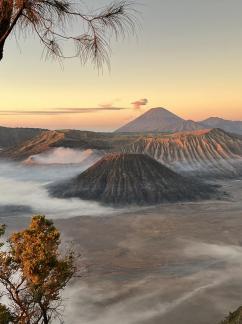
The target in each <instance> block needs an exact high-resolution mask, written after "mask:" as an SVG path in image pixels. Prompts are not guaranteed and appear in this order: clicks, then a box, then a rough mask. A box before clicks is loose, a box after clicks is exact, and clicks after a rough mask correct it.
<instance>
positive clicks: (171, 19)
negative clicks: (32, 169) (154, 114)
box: [0, 0, 242, 131]
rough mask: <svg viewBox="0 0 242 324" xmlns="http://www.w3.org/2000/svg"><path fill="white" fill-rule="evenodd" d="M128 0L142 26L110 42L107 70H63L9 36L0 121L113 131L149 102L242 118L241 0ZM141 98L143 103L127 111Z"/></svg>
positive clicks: (193, 115)
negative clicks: (109, 69)
mask: <svg viewBox="0 0 242 324" xmlns="http://www.w3.org/2000/svg"><path fill="white" fill-rule="evenodd" d="M108 2H110V1H107V0H95V1H92V4H91V7H93V8H95V7H100V6H101V5H103V4H106V3H108ZM134 2H135V3H137V8H138V10H139V11H140V13H141V18H140V19H141V24H142V28H141V29H139V30H138V32H137V34H138V35H137V37H131V36H130V37H128V38H127V39H125V40H120V41H119V42H118V43H115V41H113V42H112V49H113V53H112V57H111V72H109V71H108V70H107V69H104V71H103V73H98V72H97V71H96V70H94V69H93V67H92V66H91V64H88V65H87V66H85V67H83V66H81V64H80V62H79V60H78V59H73V60H68V61H64V62H63V68H62V67H61V66H60V65H59V64H58V63H57V62H53V61H45V60H43V59H42V58H41V53H42V48H41V46H40V44H39V41H38V39H37V38H33V37H32V36H29V37H28V38H27V39H23V38H20V40H19V41H18V42H16V39H15V37H12V38H11V39H10V40H8V42H7V45H6V49H5V53H4V54H5V55H4V59H3V61H2V62H1V63H0V95H1V100H0V125H1V126H27V127H44V128H52V129H53V128H77V129H90V130H97V131H112V130H114V129H116V128H118V127H119V126H121V125H122V124H124V123H127V122H128V121H130V120H131V119H134V118H135V117H137V116H139V115H140V114H141V113H143V112H145V111H147V110H148V109H149V108H153V107H164V108H167V109H168V110H170V111H172V112H173V113H175V114H177V115H179V116H181V117H183V118H186V119H193V120H202V119H205V118H207V117H210V116H218V117H222V118H227V119H234V120H242V73H241V71H242V1H240V0H234V1H233V5H231V1H227V0H203V1H194V0H183V1H180V0H171V1H170V0H169V1H167V0H147V1H144V0H143V1H134ZM16 37H19V36H18V33H16ZM142 98H147V99H148V104H147V105H146V106H142V108H141V109H140V110H139V109H138V110H137V109H133V108H132V104H131V103H132V102H134V101H136V100H139V99H142ZM100 107H102V109H100ZM80 108H89V109H87V110H84V109H80ZM90 108H95V109H94V110H91V109H90ZM97 108H98V109H97ZM119 108H120V109H119ZM121 108H122V109H121Z"/></svg>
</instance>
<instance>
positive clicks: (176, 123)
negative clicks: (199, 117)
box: [116, 108, 242, 134]
mask: <svg viewBox="0 0 242 324" xmlns="http://www.w3.org/2000/svg"><path fill="white" fill-rule="evenodd" d="M206 128H221V129H223V130H225V131H227V132H231V133H237V134H242V121H231V120H224V119H222V118H216V117H211V118H208V119H206V120H203V121H201V122H195V121H193V120H185V119H183V118H181V117H179V116H177V115H175V114H173V113H172V112H170V111H169V110H167V109H165V108H152V109H150V110H149V111H147V112H146V113H144V114H143V115H141V116H139V117H138V118H136V119H135V120H133V121H131V122H129V123H128V124H126V125H124V126H122V127H121V128H119V129H117V130H116V132H117V133H141V132H143V133H144V132H145V133H149V132H153V133H176V132H183V131H193V130H199V129H206Z"/></svg>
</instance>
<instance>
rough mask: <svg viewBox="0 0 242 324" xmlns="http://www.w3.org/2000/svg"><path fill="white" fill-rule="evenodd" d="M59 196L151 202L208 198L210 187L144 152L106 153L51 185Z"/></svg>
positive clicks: (110, 201) (109, 201)
mask: <svg viewBox="0 0 242 324" xmlns="http://www.w3.org/2000/svg"><path fill="white" fill-rule="evenodd" d="M49 190H50V193H51V194H52V195H54V196H56V197H60V198H71V197H78V198H81V199H86V200H96V201H100V202H102V203H104V204H111V205H120V206H123V205H128V204H136V205H152V204H159V203H162V202H176V201H187V200H194V199H199V198H209V196H210V194H211V193H213V192H214V189H213V187H210V186H208V185H204V184H198V183H197V182H192V181H190V180H187V179H185V178H183V177H182V176H180V175H178V174H176V173H175V172H173V171H171V170H170V169H168V168H167V167H165V166H164V165H162V164H160V163H159V162H157V161H156V160H154V159H152V158H151V157H149V156H147V155H143V154H108V155H106V156H105V157H104V158H102V159H101V160H100V161H98V162H97V163H96V164H94V165H93V166H92V167H90V168H89V169H88V170H86V171H85V172H83V173H82V174H80V175H79V176H78V177H76V178H74V179H71V180H70V181H67V182H64V183H58V184H56V185H52V186H51V187H50V188H49Z"/></svg>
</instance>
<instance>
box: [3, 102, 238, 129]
mask: <svg viewBox="0 0 242 324" xmlns="http://www.w3.org/2000/svg"><path fill="white" fill-rule="evenodd" d="M157 108H164V109H166V110H168V111H169V112H171V113H173V114H175V115H176V113H175V112H174V111H173V110H172V109H167V108H165V107H161V106H159V107H151V108H140V109H138V110H137V109H134V108H121V107H120V108H118V107H112V108H59V109H50V110H48V112H46V116H48V119H50V120H52V118H56V117H58V118H59V119H60V120H61V121H62V120H63V124H62V125H61V124H60V125H59V126H58V127H51V124H50V127H48V124H49V123H46V124H45V123H43V122H42V121H41V122H40V123H38V122H33V123H28V122H27V123H24V122H23V121H22V120H19V119H17V120H15V119H14V122H13V123H7V124H4V123H1V121H2V118H1V117H2V116H8V117H11V116H12V117H15V118H16V115H18V116H19V117H20V118H21V117H28V116H43V115H45V112H44V111H42V110H40V111H38V110H37V111H34V110H32V111H29V112H26V110H20V111H18V112H16V111H14V112H12V113H11V112H2V111H1V110H0V126H2V127H23V128H25V127H26V128H46V129H50V130H55V129H56V130H60V129H77V130H83V131H96V132H113V131H115V130H116V129H118V128H119V127H121V126H123V125H125V124H127V123H129V122H130V121H133V120H134V119H136V118H138V117H139V116H141V115H143V114H144V113H146V112H147V111H149V110H151V109H157ZM74 110H76V111H75V112H72V111H74ZM85 110H87V112H85ZM92 110H93V111H92ZM108 110H109V111H108ZM62 111H63V113H62ZM127 111H128V112H129V114H130V116H129V118H127V117H126V118H125V117H124V116H120V117H121V118H120V120H118V121H117V120H116V121H114V123H113V125H111V126H109V127H107V126H106V125H105V124H104V125H96V124H95V123H94V124H91V123H90V124H88V121H87V120H86V122H87V126H83V127H82V126H81V127H78V125H77V127H75V126H73V124H72V123H70V120H71V121H72V120H73V119H72V118H71V117H72V115H73V118H76V116H78V115H82V116H87V119H88V115H90V114H91V115H92V114H98V115H99V116H100V115H101V114H102V113H103V112H105V113H106V114H107V113H113V114H116V115H118V114H119V115H121V114H122V113H123V112H125V113H127ZM104 115H105V114H104ZM178 116H179V117H181V118H184V116H181V115H178ZM105 117H106V116H105ZM211 117H212V118H213V117H214V118H222V117H221V116H219V115H218V116H213V115H208V116H207V117H205V118H204V119H203V120H205V119H207V118H211ZM84 119H85V118H84ZM184 119H185V118H184ZM223 119H225V118H223ZM187 120H192V119H191V118H188V119H187ZM98 121H100V119H98ZM194 121H195V122H202V120H194ZM233 121H242V119H241V120H240V119H237V120H236V119H233Z"/></svg>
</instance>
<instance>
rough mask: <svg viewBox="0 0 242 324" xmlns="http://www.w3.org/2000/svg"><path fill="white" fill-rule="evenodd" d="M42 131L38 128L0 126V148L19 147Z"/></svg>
mask: <svg viewBox="0 0 242 324" xmlns="http://www.w3.org/2000/svg"><path fill="white" fill-rule="evenodd" d="M42 131H43V130H42V129H38V128H10V127H1V126H0V148H9V147H11V146H15V145H19V144H21V143H23V142H25V141H27V140H29V139H32V138H34V137H35V136H37V135H39V134H41V132H42Z"/></svg>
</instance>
